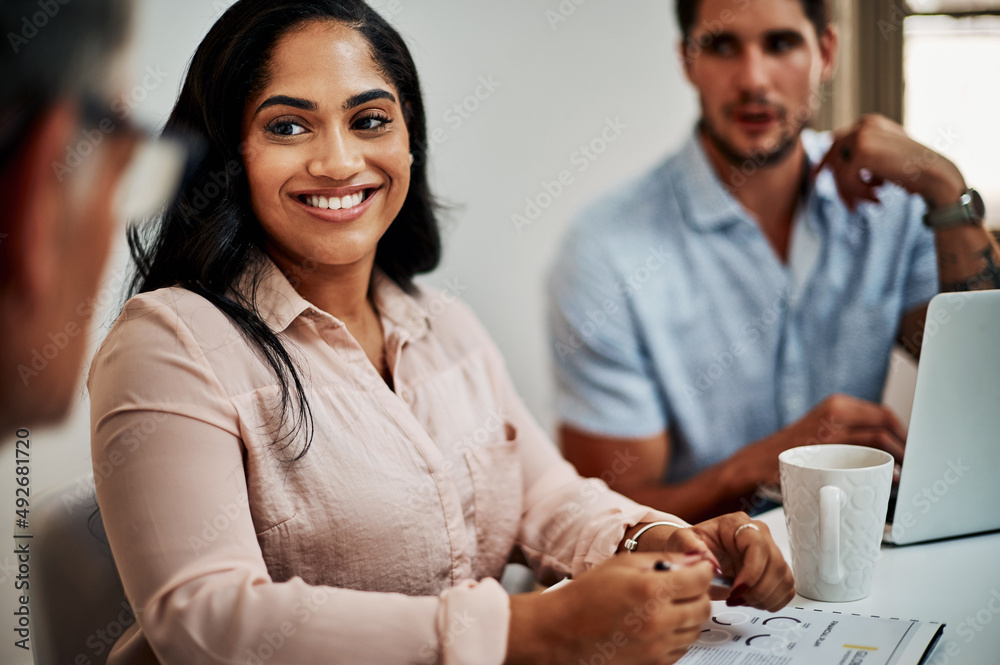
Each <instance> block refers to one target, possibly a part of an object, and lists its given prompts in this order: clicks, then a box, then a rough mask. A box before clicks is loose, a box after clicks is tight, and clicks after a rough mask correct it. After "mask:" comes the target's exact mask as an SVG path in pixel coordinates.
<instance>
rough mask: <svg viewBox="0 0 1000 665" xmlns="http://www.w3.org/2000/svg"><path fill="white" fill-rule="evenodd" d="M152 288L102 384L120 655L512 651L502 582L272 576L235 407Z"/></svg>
mask: <svg viewBox="0 0 1000 665" xmlns="http://www.w3.org/2000/svg"><path fill="white" fill-rule="evenodd" d="M151 302H152V301H151V300H150V299H149V298H147V299H146V300H143V299H141V298H140V299H134V300H133V301H131V302H130V305H129V306H128V307H127V309H126V311H125V312H124V313H123V316H122V318H120V319H119V321H118V322H117V323H116V324H115V327H114V328H113V330H112V332H111V333H110V334H109V337H108V339H107V340H106V342H105V344H104V346H103V347H102V349H101V351H100V352H99V353H98V355H97V357H96V358H95V361H94V365H93V368H92V371H91V377H90V384H89V385H90V390H91V400H92V453H93V464H94V473H95V484H96V486H97V492H98V498H99V503H100V506H101V512H102V516H103V520H104V524H105V528H106V530H107V534H108V539H109V541H110V543H111V548H112V551H113V553H114V557H115V561H116V563H117V566H118V569H119V572H120V575H121V579H122V582H123V585H124V588H125V592H126V595H127V597H128V600H129V602H130V603H131V604H132V607H133V609H134V610H135V612H136V617H137V622H136V625H135V627H133V629H132V634H131V635H129V636H127V639H126V640H123V641H122V642H121V644H120V645H119V650H118V651H117V652H115V651H113V652H112V657H111V659H110V661H109V662H110V663H112V665H115V664H116V663H132V662H133V661H132V659H131V658H130V656H129V655H127V654H130V653H134V652H138V651H140V650H141V649H136V648H135V645H136V643H137V642H138V643H141V642H142V640H145V641H147V642H148V644H149V646H150V647H151V649H152V651H153V652H154V653H155V654H156V657H157V659H158V660H159V661H160V662H161V663H163V664H164V665H175V664H176V665H200V664H203V663H204V664H208V663H226V664H230V663H231V664H235V663H240V664H241V665H243V664H246V663H263V662H267V663H269V664H274V665H277V664H280V663H295V664H296V665H304V664H308V663H324V664H329V663H339V662H343V663H360V662H364V663H376V664H378V663H386V664H388V663H437V662H443V663H446V664H449V665H450V664H452V663H454V664H456V665H457V664H470V665H479V664H482V665H488V664H489V665H496V664H498V663H500V662H502V660H503V657H504V652H505V648H506V639H507V624H508V620H509V599H508V597H507V595H506V594H505V593H504V591H503V589H502V588H501V587H500V586H499V584H497V583H496V581H495V580H491V579H487V580H484V581H482V582H479V583H476V582H472V581H469V582H465V583H463V584H460V585H457V586H455V587H453V588H451V589H448V590H447V591H445V592H444V593H442V594H441V595H440V596H438V597H410V596H405V595H402V594H393V593H374V592H366V591H355V590H347V589H338V588H333V587H327V586H316V585H309V584H307V583H306V582H304V581H303V580H302V579H301V578H298V577H293V578H292V579H289V580H287V581H284V582H280V583H276V582H274V581H273V580H272V579H271V577H270V576H269V575H268V571H267V567H266V565H265V562H264V558H263V555H262V553H261V550H260V546H259V544H258V542H257V537H256V533H255V527H254V523H253V519H252V517H251V512H250V508H249V498H248V491H247V484H246V479H245V475H244V466H243V459H244V457H243V456H244V450H243V448H242V442H241V438H240V430H239V421H238V419H237V415H236V411H235V409H234V407H233V405H232V404H231V403H230V402H229V400H228V398H227V396H226V394H225V391H224V390H223V388H222V386H221V384H220V382H219V381H218V380H217V378H216V375H215V373H214V371H213V370H212V368H211V367H210V365H209V364H208V363H207V362H205V359H204V357H203V356H202V355H200V354H199V352H198V350H197V344H195V341H194V339H193V338H189V337H190V331H189V330H186V328H185V327H184V325H183V324H182V323H180V322H179V321H178V319H177V315H176V312H175V311H174V310H173V309H172V308H171V307H169V306H168V305H165V304H163V303H153V304H155V305H156V306H150V304H151ZM140 314H141V316H140ZM137 631H138V633H139V634H137ZM122 646H124V647H125V648H122Z"/></svg>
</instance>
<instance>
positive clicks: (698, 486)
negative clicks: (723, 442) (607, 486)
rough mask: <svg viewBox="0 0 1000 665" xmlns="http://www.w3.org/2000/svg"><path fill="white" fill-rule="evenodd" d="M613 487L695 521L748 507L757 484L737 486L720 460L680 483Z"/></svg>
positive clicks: (650, 505) (641, 500)
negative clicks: (718, 462)
mask: <svg viewBox="0 0 1000 665" xmlns="http://www.w3.org/2000/svg"><path fill="white" fill-rule="evenodd" d="M744 484H745V483H744ZM614 489H615V490H616V491H618V492H620V493H622V494H624V495H626V496H628V497H629V498H630V499H632V500H633V501H636V502H638V503H641V504H643V505H644V506H649V507H650V508H654V509H656V510H662V511H664V512H668V513H672V514H674V515H677V516H678V517H680V518H682V519H684V520H686V521H688V522H690V523H692V524H694V523H695V522H701V521H703V520H706V519H709V518H712V517H716V516H718V515H722V514H724V513H730V512H734V511H737V510H748V509H749V508H750V507H751V504H750V502H749V497H750V496H751V495H752V494H753V492H754V490H755V489H756V486H750V485H746V486H745V487H737V486H736V485H735V484H734V483H733V482H732V478H731V474H729V473H728V469H727V466H726V463H725V462H723V463H720V464H717V465H715V466H713V467H710V468H708V469H706V470H705V471H702V472H701V473H700V474H698V475H697V476H695V477H694V478H691V479H690V480H687V481H685V482H683V483H677V484H671V485H664V484H661V483H653V482H650V483H644V484H641V485H638V484H637V485H630V486H626V487H616V488H614Z"/></svg>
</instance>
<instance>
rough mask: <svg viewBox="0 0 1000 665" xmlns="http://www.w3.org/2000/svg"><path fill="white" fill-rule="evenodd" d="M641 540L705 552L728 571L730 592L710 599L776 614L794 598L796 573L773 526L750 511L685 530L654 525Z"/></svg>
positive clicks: (648, 545)
mask: <svg viewBox="0 0 1000 665" xmlns="http://www.w3.org/2000/svg"><path fill="white" fill-rule="evenodd" d="M746 525H750V526H746ZM741 527H744V528H741ZM737 531H738V532H739V533H737ZM639 543H640V548H641V549H642V550H643V551H644V552H649V551H651V550H653V549H656V550H661V551H666V552H679V553H682V554H688V555H694V554H699V553H703V555H704V556H705V557H706V558H708V559H709V560H710V561H712V562H713V563H715V564H716V565H717V566H718V567H719V569H720V570H722V572H723V573H724V574H726V575H732V576H734V577H735V579H734V580H733V590H732V592H731V593H729V594H726V593H724V592H718V591H714V590H713V591H712V600H727V602H728V604H730V605H749V606H751V607H756V608H758V609H762V610H767V611H769V612H775V611H777V610H779V609H781V608H782V607H784V606H785V605H787V604H788V603H789V602H790V601H791V600H792V598H794V597H795V582H794V580H793V579H792V571H791V569H790V568H789V567H788V563H787V562H786V561H785V557H784V556H782V554H781V551H780V550H779V549H778V546H777V545H776V544H775V542H774V540H773V539H772V538H771V531H770V529H768V528H767V525H766V524H764V523H763V522H753V521H751V520H750V518H749V517H747V514H746V513H742V512H740V513H730V514H728V515H722V516H721V517H716V518H713V519H710V520H705V521H704V522H699V523H698V524H695V525H694V526H692V527H690V528H686V529H672V530H671V529H670V528H669V527H658V528H655V529H650V530H649V531H647V532H646V533H644V534H643V535H642V538H641V539H640V540H639Z"/></svg>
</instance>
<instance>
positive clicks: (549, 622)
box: [506, 553, 712, 665]
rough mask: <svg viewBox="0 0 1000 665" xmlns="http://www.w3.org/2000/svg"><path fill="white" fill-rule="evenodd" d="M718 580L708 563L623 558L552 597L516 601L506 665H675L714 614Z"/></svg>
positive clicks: (649, 556)
mask: <svg viewBox="0 0 1000 665" xmlns="http://www.w3.org/2000/svg"><path fill="white" fill-rule="evenodd" d="M657 561H671V562H675V563H683V564H685V565H684V567H683V568H678V569H674V570H671V571H666V572H664V571H656V570H654V569H653V566H654V565H655V564H656V562H657ZM711 578H712V564H711V563H710V562H708V561H706V560H705V559H704V557H702V556H695V557H683V556H676V555H672V554H665V553H643V554H628V555H625V554H621V555H618V556H615V557H612V558H611V559H609V560H608V561H605V562H603V563H601V564H599V565H597V566H594V568H592V569H591V570H589V571H587V572H586V573H584V574H583V575H580V576H579V577H578V578H576V579H575V580H574V582H573V583H572V584H568V585H566V586H564V587H561V588H559V589H556V590H554V591H551V592H549V593H544V594H541V593H532V594H522V595H518V596H512V597H511V600H510V610H511V617H510V632H509V636H508V641H507V644H508V646H507V660H506V663H508V664H514V663H577V662H579V661H580V660H581V659H582V660H583V661H584V662H588V663H589V662H590V661H591V659H592V658H593V656H595V655H598V654H599V655H601V656H602V657H603V658H604V659H605V660H607V661H609V662H610V661H612V660H613V659H615V657H616V656H617V659H615V660H614V662H618V663H622V664H623V665H624V664H626V663H635V664H647V663H649V664H653V663H656V664H657V665H668V664H669V663H674V662H676V661H677V660H679V659H680V658H681V656H683V655H684V653H685V652H686V651H687V648H688V647H689V646H690V645H691V644H692V643H693V642H695V641H696V640H697V639H698V636H699V635H700V633H701V624H702V623H704V622H705V621H707V620H708V618H709V616H710V615H711V605H710V603H709V597H708V584H709V582H710V581H711Z"/></svg>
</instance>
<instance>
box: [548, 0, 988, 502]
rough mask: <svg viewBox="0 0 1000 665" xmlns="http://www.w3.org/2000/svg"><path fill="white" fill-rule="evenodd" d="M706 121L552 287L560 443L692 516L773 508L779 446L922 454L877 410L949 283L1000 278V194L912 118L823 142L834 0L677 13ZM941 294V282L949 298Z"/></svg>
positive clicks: (713, 5) (729, 2)
mask: <svg viewBox="0 0 1000 665" xmlns="http://www.w3.org/2000/svg"><path fill="white" fill-rule="evenodd" d="M677 18H678V22H679V24H680V28H681V31H682V35H683V40H682V43H681V44H680V57H681V60H682V63H683V67H684V72H685V74H686V75H687V78H688V80H689V81H690V82H691V84H692V85H693V86H694V87H695V88H696V90H697V92H698V95H699V98H700V104H701V118H700V120H699V122H698V124H697V127H696V128H695V130H694V132H693V134H692V136H691V137H690V138H689V139H688V141H687V143H686V144H685V146H684V147H683V148H682V149H681V151H680V152H679V153H678V154H676V155H674V156H672V157H670V158H669V159H668V160H667V161H666V162H665V163H663V164H662V165H661V166H659V167H658V168H656V169H655V170H654V171H653V172H651V173H650V174H648V175H646V176H645V177H644V178H642V179H641V180H639V181H638V182H636V183H634V184H632V185H630V186H626V187H624V188H622V189H621V190H620V191H618V192H616V193H615V194H614V195H613V196H610V197H606V198H605V199H603V200H602V201H601V202H600V203H599V204H596V205H594V206H593V207H592V208H591V209H589V210H588V211H586V212H585V213H584V215H583V216H582V218H581V219H579V220H578V223H577V224H576V225H575V226H574V228H573V230H572V231H571V233H570V235H569V238H568V240H567V242H566V245H565V246H564V248H563V251H562V254H561V256H560V258H559V259H558V261H557V264H556V267H555V270H554V272H553V275H552V280H551V309H550V329H551V332H552V338H551V341H552V344H553V353H554V357H555V365H556V373H557V382H558V393H559V394H558V410H559V414H560V419H561V426H560V437H559V438H560V443H561V446H562V449H563V452H564V454H565V455H566V457H567V458H568V459H569V460H570V461H572V462H573V463H574V465H575V466H576V467H577V469H578V470H579V471H580V472H581V473H582V474H583V475H588V476H595V477H602V478H605V479H606V480H608V481H609V482H610V484H611V486H612V487H613V488H614V489H617V490H618V491H620V492H622V493H624V494H626V495H627V496H630V497H632V498H633V499H635V500H636V501H639V502H641V503H644V504H646V505H649V506H653V507H655V508H658V509H661V510H669V511H672V512H674V513H676V514H678V515H681V516H683V517H685V518H686V519H703V518H705V517H707V516H710V515H713V514H717V513H720V512H725V511H729V510H734V509H741V508H743V509H748V510H751V511H752V510H754V509H756V508H758V507H759V506H760V504H761V502H760V501H759V499H758V498H756V497H754V493H755V491H756V490H757V488H758V486H759V485H762V484H766V483H775V482H776V481H777V480H778V454H779V453H781V452H782V451H783V450H786V449H788V448H792V447H795V446H800V445H806V444H812V443H853V444H862V445H869V446H874V447H878V448H881V449H883V450H886V451H888V452H890V453H892V454H893V455H894V456H895V457H896V458H897V460H899V459H901V458H902V455H903V450H904V443H905V438H906V432H905V429H904V427H903V425H902V424H901V423H900V422H899V421H898V420H897V418H896V417H895V416H894V415H893V413H892V412H891V411H890V410H889V409H888V408H887V407H885V406H883V405H880V404H878V403H877V401H878V400H879V398H880V395H881V391H882V389H883V385H884V383H885V378H886V373H887V370H888V365H889V360H890V351H891V348H892V346H893V344H894V343H897V342H898V343H901V344H902V345H903V346H904V347H905V348H906V349H907V350H909V351H910V352H911V353H912V354H913V355H914V356H917V355H919V350H920V342H921V340H922V338H923V325H924V317H925V313H926V311H927V303H928V301H929V300H930V298H931V297H932V296H934V295H935V294H936V293H938V291H939V289H940V290H945V291H958V290H967V289H984V288H985V289H992V288H996V287H997V286H998V283H1000V273H998V269H997V265H998V263H1000V254H998V251H997V246H996V244H995V242H994V241H993V240H992V239H991V238H990V236H989V235H988V234H987V232H986V230H985V229H984V228H983V217H984V210H983V206H982V199H981V198H980V197H979V195H978V194H977V193H976V192H975V191H974V190H971V189H969V188H968V186H967V184H966V182H965V180H964V179H963V177H962V174H961V173H960V172H959V170H958V169H957V168H956V167H955V165H954V164H952V163H951V162H950V161H949V160H948V159H946V158H945V157H943V156H941V155H939V154H937V153H935V152H934V151H932V150H930V149H928V148H926V147H925V146H923V145H920V144H919V143H917V142H915V141H913V140H912V139H910V138H909V137H908V136H907V135H906V134H905V133H904V131H903V129H902V128H901V127H899V126H898V125H897V124H895V123H894V122H892V121H890V120H888V119H886V118H884V117H881V116H874V115H873V116H865V117H863V118H861V119H859V120H858V121H857V122H856V123H855V124H854V125H853V126H852V127H849V128H847V129H844V130H842V131H839V132H837V133H835V134H824V133H817V132H814V131H812V130H809V129H807V128H806V126H807V124H808V122H809V119H810V118H811V116H812V115H813V113H814V112H815V110H816V109H817V108H819V105H820V104H819V102H820V100H821V99H822V94H821V90H822V89H821V85H822V84H823V83H824V82H826V81H828V80H829V79H830V77H831V76H832V74H833V68H834V59H835V56H836V50H837V33H836V31H835V29H834V27H833V26H832V25H831V24H830V20H829V5H828V2H827V1H826V0H754V1H753V2H748V1H747V0H700V1H698V0H679V1H678V2H677ZM939 280H940V284H939Z"/></svg>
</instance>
